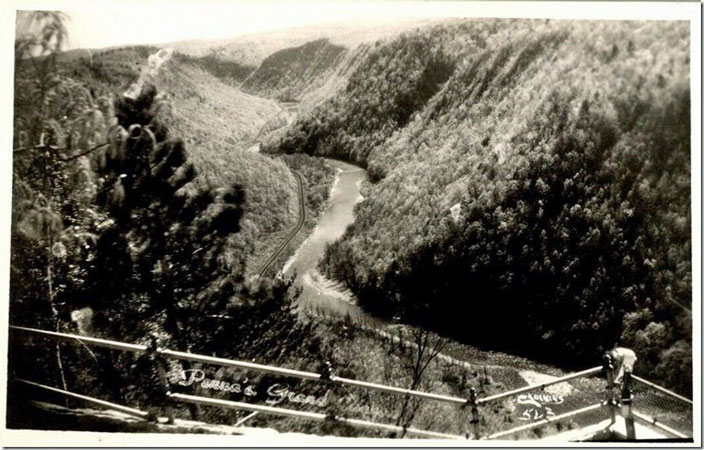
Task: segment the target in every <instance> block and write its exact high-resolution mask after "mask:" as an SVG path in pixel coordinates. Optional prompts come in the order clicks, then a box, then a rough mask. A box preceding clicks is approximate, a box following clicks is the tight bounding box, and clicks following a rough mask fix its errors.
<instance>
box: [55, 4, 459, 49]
mask: <svg viewBox="0 0 704 450" xmlns="http://www.w3.org/2000/svg"><path fill="white" fill-rule="evenodd" d="M61 4H62V5H66V3H64V2H62V3H61ZM106 4H107V5H108V7H105V5H106ZM75 5H76V6H78V8H77V9H71V4H68V8H62V10H63V11H65V12H66V13H68V15H69V16H70V21H69V22H68V24H67V26H68V34H69V42H68V46H67V48H66V49H67V50H70V49H73V48H102V47H109V46H115V45H125V44H157V43H165V42H173V41H179V40H188V39H220V38H229V37H235V36H239V35H244V34H251V33H257V32H263V31H271V30H280V29H286V28H293V27H301V26H306V25H314V24H315V25H318V24H331V23H341V22H348V21H349V22H362V23H368V24H370V23H389V22H393V21H397V20H403V19H409V18H422V17H458V16H466V15H467V14H468V13H469V11H470V10H469V9H468V8H467V6H468V5H467V4H466V3H464V2H447V3H446V2H433V3H432V5H431V4H430V3H429V2H404V1H387V2H363V1H334V2H333V1H327V2H322V1H318V2H306V3H302V2H299V1H275V0H265V1H261V0H260V1H232V0H230V1H224V0H208V1H198V2H196V1H189V0H185V1H178V2H174V1H173V0H172V1H169V2H165V1H161V0H156V1H155V0H151V1H148V2H134V1H131V0H120V1H111V2H107V3H105V2H96V3H95V4H93V5H90V4H88V5H86V4H83V3H82V2H78V3H76V4H75ZM95 5H101V7H97V6H95Z"/></svg>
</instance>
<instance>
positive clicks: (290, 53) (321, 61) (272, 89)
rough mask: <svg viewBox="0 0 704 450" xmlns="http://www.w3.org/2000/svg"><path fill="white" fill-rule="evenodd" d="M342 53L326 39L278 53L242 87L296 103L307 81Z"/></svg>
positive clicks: (319, 73)
mask: <svg viewBox="0 0 704 450" xmlns="http://www.w3.org/2000/svg"><path fill="white" fill-rule="evenodd" d="M344 50H345V49H344V47H341V46H339V45H333V44H331V43H330V42H329V41H328V40H326V39H319V40H317V41H313V42H308V43H306V44H304V45H301V46H300V47H294V48H287V49H285V50H280V51H278V52H276V53H274V54H272V55H271V56H269V57H267V58H266V59H265V60H264V61H263V62H262V64H261V65H260V66H259V68H258V69H257V70H255V71H254V73H253V74H252V75H251V76H250V77H249V78H247V80H246V81H245V82H244V84H243V85H242V88H243V89H244V90H247V91H250V92H256V93H258V94H260V95H263V96H266V97H271V98H278V99H280V100H282V101H293V100H297V99H298V97H299V95H300V93H301V92H302V91H304V90H305V89H306V87H308V86H309V85H310V84H311V82H313V81H314V80H316V79H318V78H321V77H323V76H324V75H325V74H326V72H328V71H330V70H331V69H332V68H333V66H335V65H336V62H337V60H338V57H340V56H341V54H342V52H343V51H344Z"/></svg>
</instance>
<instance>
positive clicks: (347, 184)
mask: <svg viewBox="0 0 704 450" xmlns="http://www.w3.org/2000/svg"><path fill="white" fill-rule="evenodd" d="M327 161H328V162H329V163H330V164H332V165H333V166H334V167H335V168H336V169H337V175H336V177H335V181H334V183H333V186H332V189H331V190H330V198H329V200H328V207H327V208H326V209H325V211H324V212H323V214H322V215H321V216H320V219H319V220H318V224H317V225H316V227H315V229H314V230H313V232H312V233H311V235H310V236H308V238H307V239H306V240H305V241H303V243H302V244H301V246H300V247H298V250H296V253H294V255H293V256H292V257H291V258H290V259H289V260H288V261H287V262H286V265H285V266H284V268H283V273H284V275H285V276H291V275H293V274H294V273H295V274H296V280H295V283H294V284H295V285H296V286H298V287H300V288H301V289H302V292H301V296H300V297H299V300H298V302H299V303H298V305H299V307H301V309H303V310H306V309H310V310H312V311H313V312H321V311H325V312H328V313H332V314H339V315H342V316H344V315H346V314H349V315H350V317H351V318H353V319H354V320H355V321H358V320H360V319H363V318H366V319H371V316H369V315H368V314H367V313H366V312H364V311H363V310H362V308H361V307H359V306H358V305H357V304H356V302H355V299H354V296H353V294H352V293H351V292H349V290H347V289H345V288H344V287H343V286H341V285H340V283H336V282H333V281H331V280H329V279H327V278H326V277H324V276H323V275H322V274H321V273H320V272H319V271H318V269H317V265H318V262H319V261H320V259H321V258H322V257H323V255H324V253H325V246H326V245H327V244H329V243H331V242H333V241H336V240H337V239H339V238H340V237H341V236H342V234H343V233H344V232H345V229H346V228H347V226H348V225H349V224H351V223H352V222H353V221H354V205H355V204H357V203H358V202H360V201H361V200H362V198H363V197H362V195H361V193H360V188H361V185H362V182H363V181H364V180H366V179H367V173H366V171H365V170H364V169H362V168H360V167H357V166H354V165H352V164H348V163H344V162H341V161H337V160H333V159H328V160H327Z"/></svg>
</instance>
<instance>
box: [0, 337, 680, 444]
mask: <svg viewBox="0 0 704 450" xmlns="http://www.w3.org/2000/svg"><path fill="white" fill-rule="evenodd" d="M10 329H11V330H12V331H13V332H19V333H30V334H34V335H39V336H44V337H47V338H52V339H60V340H67V341H75V342H80V343H82V344H83V345H93V346H97V347H103V348H108V349H113V350H121V351H127V352H135V353H147V352H154V353H155V354H158V355H160V356H162V357H165V358H172V359H176V360H183V361H191V362H196V363H202V364H208V365H217V366H222V367H231V368H237V369H244V370H252V371H258V372H262V373H267V374H271V375H278V376H283V377H292V378H297V379H301V380H313V381H320V382H326V383H334V384H337V385H342V386H354V387H358V388H363V389H368V390H373V391H377V392H385V393H390V394H398V395H402V396H406V397H409V398H417V399H422V400H433V401H438V402H444V403H448V404H453V405H455V406H458V407H460V408H466V409H465V411H466V410H468V411H469V413H468V414H466V415H467V416H468V417H467V418H468V424H469V426H468V427H467V428H466V429H467V430H468V431H467V432H466V433H465V434H464V435H456V434H449V433H441V432H436V431H430V430H422V429H417V428H412V427H401V426H398V425H392V424H387V423H379V422H373V421H366V420H361V419H354V418H348V417H342V416H335V417H330V416H329V415H327V414H322V413H317V412H310V411H299V410H293V409H286V408H279V407H273V406H264V405H257V404H252V403H245V402H236V401H230V400H223V399H217V398H210V397H202V396H196V395H187V394H181V393H172V392H165V395H166V397H168V398H170V399H171V400H172V401H176V402H184V403H192V404H202V405H210V406H217V407H221V408H226V409H237V410H243V411H252V412H254V413H264V414H270V415H276V416H284V417H297V418H301V419H307V420H314V421H326V420H334V421H336V422H338V423H344V424H347V425H350V426H354V427H360V428H371V429H378V430H385V431H393V432H399V433H403V434H408V435H413V436H418V437H426V438H435V439H463V438H466V439H469V438H470V437H473V438H475V439H501V438H506V437H508V436H510V435H513V434H515V433H519V432H523V431H526V430H531V429H534V428H537V427H541V426H544V425H547V424H551V423H556V422H559V421H563V420H567V419H572V418H574V417H576V416H579V415H582V414H587V413H592V412H594V411H596V410H599V409H600V408H604V407H606V408H607V409H609V410H610V412H611V413H612V417H614V414H615V413H616V412H617V411H618V410H619V409H620V406H621V402H624V403H625V402H626V401H628V402H630V398H629V399H626V400H624V399H623V398H622V399H620V400H619V399H617V398H613V397H612V398H610V399H607V400H606V401H603V402H599V403H596V404H592V405H588V406H585V407H581V408H576V409H574V410H572V411H568V412H565V413H562V414H559V415H552V416H550V417H545V418H542V419H540V420H537V421H535V422H533V423H529V424H525V425H521V426H517V427H514V428H511V429H508V430H502V431H498V432H493V433H483V432H482V430H481V426H480V407H482V406H484V405H487V404H488V403H491V402H496V401H500V400H505V399H508V398H511V397H515V396H517V395H520V394H525V393H527V392H531V391H543V390H544V389H545V388H547V387H549V386H552V385H556V384H559V383H565V382H568V381H571V380H576V379H578V378H586V377H591V376H594V375H597V374H600V373H602V371H604V368H603V367H601V366H600V367H593V368H591V369H587V370H583V371H580V372H576V373H572V374H568V375H565V376H563V377H559V378H554V379H552V380H550V381H549V382H545V383H540V384H533V385H530V386H525V387H521V388H518V389H513V390H510V391H507V392H503V393H499V394H495V395H490V396H487V397H482V398H478V397H477V395H476V392H475V391H474V389H472V390H471V393H470V396H469V398H461V397H456V396H451V395H445V394H437V393H432V392H424V391H419V390H412V389H405V388H399V387H395V386H388V385H383V384H378V383H371V382H366V381H361V380H355V379H350V378H345V377H338V376H335V375H333V374H329V373H322V374H321V373H315V372H308V371H300V370H294V369H288V368H283V367H277V366H271V365H265V364H256V363H252V362H247V361H237V360H232V359H225V358H218V357H213V356H207V355H199V354H195V353H187V352H181V351H175V350H170V349H165V348H159V347H149V346H147V345H140V344H130V343H125V342H119V341H113V340H108V339H100V338H94V337H89V336H81V335H74V334H68V333H61V332H56V331H48V330H41V329H35V328H27V327H19V326H10ZM606 378H607V383H608V384H607V386H606V389H605V390H604V392H606V393H611V392H612V391H613V387H614V386H613V385H611V384H610V383H611V380H612V377H610V376H607V377H606ZM633 380H635V381H636V382H639V383H644V384H647V385H648V386H649V387H652V388H653V389H657V390H658V391H659V392H661V393H664V394H666V395H669V396H671V397H672V398H675V399H679V400H680V401H684V402H689V403H690V405H691V400H689V399H686V398H684V397H682V396H679V395H677V394H675V393H673V392H671V391H668V390H667V389H665V388H662V387H660V386H657V385H655V384H653V383H650V382H648V381H647V380H643V379H642V378H639V377H635V376H633ZM16 381H18V382H20V383H23V384H25V385H28V386H33V387H34V388H38V389H43V390H46V391H49V392H53V393H55V394H59V395H64V396H66V397H70V398H74V399H77V400H82V401H86V402H89V403H93V404H96V405H99V406H102V407H105V408H110V409H115V410H118V411H122V412H124V413H126V414H129V415H132V416H135V417H139V418H143V419H146V418H147V417H148V415H149V414H148V413H147V412H143V411H140V410H137V409H134V408H130V407H127V406H122V405H117V404H114V403H111V402H107V401H104V400H100V399H96V398H93V397H89V396H85V395H81V394H76V393H73V392H69V391H66V390H62V389H58V388H55V387H51V386H46V385H42V384H40V383H36V382H34V381H30V380H26V379H17V380H16ZM625 392H626V390H625V389H624V390H623V393H622V394H621V395H622V397H623V396H624V395H625ZM629 392H630V391H629ZM609 395H612V394H609ZM629 404H630V403H629ZM634 418H636V419H639V420H642V421H649V422H650V423H651V424H656V426H657V425H658V424H657V421H656V420H653V419H652V418H649V417H648V416H644V415H643V414H640V413H636V414H632V415H631V416H630V418H627V420H628V419H630V420H631V421H632V420H633V419H634ZM660 425H661V424H660ZM659 429H660V430H662V431H664V432H665V433H667V434H668V435H671V436H675V437H677V438H681V437H682V436H685V435H684V434H683V433H681V432H679V431H677V430H674V429H672V428H671V427H666V426H661V427H659ZM470 430H471V433H470Z"/></svg>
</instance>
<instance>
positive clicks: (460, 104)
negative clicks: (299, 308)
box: [264, 20, 692, 393]
mask: <svg viewBox="0 0 704 450" xmlns="http://www.w3.org/2000/svg"><path fill="white" fill-rule="evenodd" d="M688 39H689V29H688V28H687V24H686V23H677V22H670V23H665V22H638V23H636V22H561V21H544V20H540V21H523V20H522V21H512V20H482V21H465V22H462V23H458V24H451V25H443V26H435V27H430V28H426V29H423V30H420V31H416V32H413V33H409V34H406V35H404V36H403V37H401V38H399V39H397V40H394V41H392V42H390V43H387V44H380V45H377V46H376V47H375V48H374V49H373V50H371V51H370V53H369V54H368V55H367V56H366V57H365V58H364V60H363V61H362V62H361V63H360V65H359V67H358V68H357V69H356V70H355V71H354V73H353V74H352V75H351V77H350V79H349V82H348V83H347V85H346V87H345V88H344V89H342V90H340V91H338V93H337V95H336V96H335V97H333V98H331V99H329V100H328V101H326V102H324V103H323V104H321V105H320V106H319V107H318V108H316V109H314V110H313V111H311V112H309V113H308V114H306V115H305V116H303V117H301V118H300V119H299V120H298V121H297V122H296V123H295V124H294V126H293V127H292V128H291V130H290V131H289V132H288V133H287V134H286V135H285V136H283V137H282V138H281V139H279V140H278V141H277V142H275V143H273V144H271V145H268V146H267V148H265V149H264V150H266V151H272V152H276V151H278V152H285V153H293V152H305V153H308V154H311V155H323V156H333V157H337V158H341V159H345V160H348V161H352V162H356V163H359V164H361V165H363V166H366V167H367V168H368V170H369V172H370V175H371V177H372V179H373V180H375V184H374V185H373V186H372V187H371V188H370V189H369V192H368V196H367V198H366V199H365V200H364V201H363V202H362V203H361V204H360V205H359V206H358V209H357V213H356V214H357V216H356V221H355V223H354V224H353V225H352V226H351V227H350V228H349V229H348V230H347V232H346V234H345V236H344V237H343V239H342V240H341V241H340V242H338V243H336V244H335V245H332V246H331V247H329V249H328V251H327V254H326V258H325V260H324V261H323V263H322V266H323V269H324V270H325V272H326V273H327V274H328V275H330V276H333V277H336V278H338V279H340V280H343V281H344V282H345V283H346V284H347V285H348V286H349V287H350V288H351V289H352V290H353V291H354V292H355V294H356V295H357V296H358V298H359V301H360V303H361V304H363V305H364V306H365V307H367V308H368V309H370V310H374V311H377V312H381V313H387V314H390V315H393V314H398V313H399V312H403V311H406V312H408V314H409V315H410V317H413V314H416V315H422V316H423V317H431V318H432V319H433V321H434V323H435V326H436V327H437V328H438V329H441V330H443V331H444V332H446V333H449V334H452V335H454V336H456V337H458V338H461V339H463V340H465V341H469V342H473V343H477V344H481V345H484V346H487V347H489V348H500V349H504V350H508V351H511V352H518V353H521V354H524V355H530V356H536V357H541V358H543V359H549V360H555V361H559V362H560V363H562V364H573V365H575V366H584V365H585V364H586V363H587V362H590V363H592V362H594V361H597V360H598V359H599V357H600V355H601V354H602V352H603V351H604V350H605V349H607V348H609V347H611V346H612V345H614V344H615V343H620V344H622V345H626V346H630V347H632V348H634V350H636V352H637V353H638V355H639V362H638V365H637V370H638V371H642V373H646V374H648V375H649V376H651V377H653V378H658V379H660V380H661V381H663V382H665V383H667V384H668V385H669V386H671V387H674V388H675V389H677V390H679V391H681V392H683V393H689V392H691V330H692V325H691V314H690V313H689V311H688V310H689V308H691V288H692V287H691V241H690V233H691V210H690V163H689V161H690V91H689V43H688Z"/></svg>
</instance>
